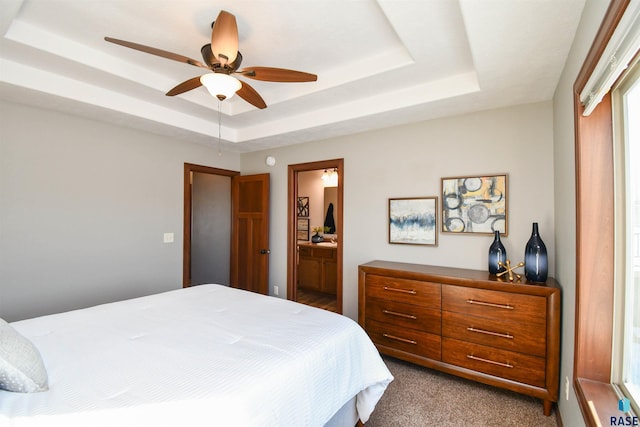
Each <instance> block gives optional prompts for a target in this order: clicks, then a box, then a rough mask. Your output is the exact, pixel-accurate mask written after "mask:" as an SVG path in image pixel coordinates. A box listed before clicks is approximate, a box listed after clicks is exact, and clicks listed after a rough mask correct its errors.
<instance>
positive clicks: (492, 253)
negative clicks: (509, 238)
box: [489, 230, 507, 274]
mask: <svg viewBox="0 0 640 427" xmlns="http://www.w3.org/2000/svg"><path fill="white" fill-rule="evenodd" d="M493 233H494V238H493V243H491V246H489V273H491V274H498V273H502V272H504V271H506V270H505V268H504V267H503V266H501V265H500V263H505V262H506V261H507V250H506V249H505V248H504V245H503V244H502V242H501V241H500V232H499V231H498V230H496V231H494V232H493Z"/></svg>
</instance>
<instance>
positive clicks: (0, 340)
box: [0, 319, 49, 393]
mask: <svg viewBox="0 0 640 427" xmlns="http://www.w3.org/2000/svg"><path fill="white" fill-rule="evenodd" d="M0 389H3V390H7V391H16V392H20V393H33V392H37V391H45V390H48V389H49V379H48V378H47V370H46V369H45V367H44V363H43V361H42V357H41V356H40V352H39V351H38V349H37V348H36V347H35V346H34V345H33V343H32V342H31V341H29V340H28V339H27V338H25V337H23V336H22V335H20V334H19V333H18V331H16V330H15V329H13V328H12V327H11V325H9V324H8V323H7V322H5V321H4V320H2V319H0Z"/></svg>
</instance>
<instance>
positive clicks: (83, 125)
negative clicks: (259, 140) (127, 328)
mask: <svg viewBox="0 0 640 427" xmlns="http://www.w3.org/2000/svg"><path fill="white" fill-rule="evenodd" d="M0 132H1V137H0V316H1V317H3V318H5V319H6V320H9V321H13V320H19V319H24V318H27V317H33V316H38V315H41V314H48V313H54V312H58V311H64V310H69V309H75V308H80V307H86V306H89V305H95V304H99V303H103V302H109V301H115V300H120V299H125V298H130V297H134V296H140V295H145V294H151V293H157V292H161V291H164V290H168V289H175V288H179V287H180V286H181V285H182V217H183V190H182V186H183V164H184V163H185V162H191V163H198V164H203V165H212V166H217V167H221V168H225V169H233V170H239V169H240V159H239V156H238V155H231V154H225V155H224V156H222V157H218V155H217V151H216V149H215V148H208V147H205V146H203V145H196V144H192V143H188V142H185V141H176V140H172V139H171V138H167V137H162V136H158V135H154V134H150V133H146V132H140V131H136V130H132V129H128V128H123V127H120V126H114V125H110V124H106V123H102V122H97V121H92V120H87V119H83V118H80V117H77V116H72V115H68V114H60V113H56V112H52V111H48V110H42V109H38V108H32V107H26V106H22V105H18V104H13V103H7V102H2V101H0ZM165 232H173V233H174V235H175V242H174V243H171V244H164V243H163V234H164V233H165Z"/></svg>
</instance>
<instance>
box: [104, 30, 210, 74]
mask: <svg viewBox="0 0 640 427" xmlns="http://www.w3.org/2000/svg"><path fill="white" fill-rule="evenodd" d="M104 39H105V40H106V41H108V42H111V43H115V44H119V45H120V46H124V47H128V48H130V49H135V50H139V51H141V52H145V53H150V54H152V55H156V56H161V57H163V58H168V59H172V60H174V61H178V62H184V63H185V64H190V65H195V66H196V67H202V68H206V69H209V67H207V66H206V65H204V64H203V63H202V62H200V61H197V60H195V59H191V58H187V57H186V56H182V55H178V54H177V53H173V52H168V51H166V50H162V49H156V48H155V47H149V46H145V45H142V44H138V43H132V42H128V41H125V40H119V39H114V38H111V37H105V38H104Z"/></svg>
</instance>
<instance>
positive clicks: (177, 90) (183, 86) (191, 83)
mask: <svg viewBox="0 0 640 427" xmlns="http://www.w3.org/2000/svg"><path fill="white" fill-rule="evenodd" d="M200 86H202V82H201V81H200V76H198V77H194V78H192V79H189V80H186V81H184V82H182V83H180V84H179V85H178V86H176V87H174V88H173V89H171V90H170V91H169V92H167V94H166V95H167V96H175V95H180V94H181V93H185V92H188V91H190V90H192V89H195V88H197V87H200Z"/></svg>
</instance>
